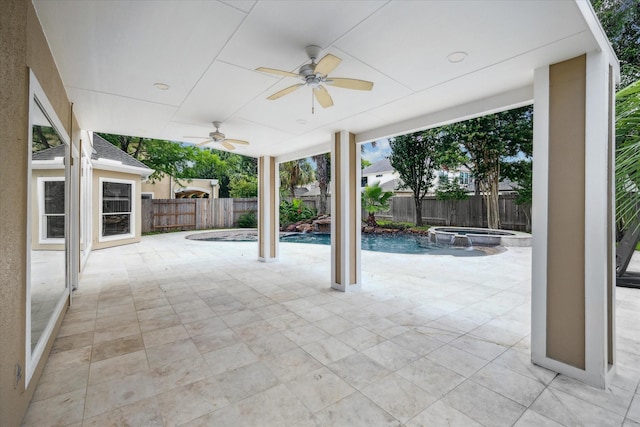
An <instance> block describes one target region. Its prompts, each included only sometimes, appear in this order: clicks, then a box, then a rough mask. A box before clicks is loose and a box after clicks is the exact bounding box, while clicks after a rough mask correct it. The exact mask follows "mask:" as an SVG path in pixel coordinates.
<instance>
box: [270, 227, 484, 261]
mask: <svg viewBox="0 0 640 427" xmlns="http://www.w3.org/2000/svg"><path fill="white" fill-rule="evenodd" d="M280 242H291V243H311V244H317V245H330V244H331V235H330V234H326V233H292V234H288V235H284V236H280ZM362 250H365V251H374V252H388V253H394V254H431V255H453V256H460V257H475V256H484V255H488V253H487V252H486V251H485V250H480V249H475V248H473V247H470V248H461V247H452V246H442V245H436V244H435V243H432V242H430V241H429V239H428V238H427V237H426V236H421V235H417V234H362Z"/></svg>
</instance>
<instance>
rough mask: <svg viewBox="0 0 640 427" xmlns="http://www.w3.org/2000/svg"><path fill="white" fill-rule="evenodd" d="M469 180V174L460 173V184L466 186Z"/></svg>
mask: <svg viewBox="0 0 640 427" xmlns="http://www.w3.org/2000/svg"><path fill="white" fill-rule="evenodd" d="M470 180H471V174H470V173H469V172H460V184H462V185H468V184H469V182H470Z"/></svg>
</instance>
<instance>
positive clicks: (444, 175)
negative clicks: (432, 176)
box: [438, 171, 449, 184]
mask: <svg viewBox="0 0 640 427" xmlns="http://www.w3.org/2000/svg"><path fill="white" fill-rule="evenodd" d="M438 182H439V183H440V184H447V183H448V182H449V173H448V172H447V171H440V172H439V173H438Z"/></svg>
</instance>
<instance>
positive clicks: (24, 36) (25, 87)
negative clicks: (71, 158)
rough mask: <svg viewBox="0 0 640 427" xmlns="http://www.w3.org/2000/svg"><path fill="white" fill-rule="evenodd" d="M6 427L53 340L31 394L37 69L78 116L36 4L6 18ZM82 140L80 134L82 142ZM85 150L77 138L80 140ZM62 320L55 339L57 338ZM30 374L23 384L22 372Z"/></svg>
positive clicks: (1, 91)
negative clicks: (31, 189) (29, 254)
mask: <svg viewBox="0 0 640 427" xmlns="http://www.w3.org/2000/svg"><path fill="white" fill-rule="evenodd" d="M0 64H1V65H0V70H2V72H0V103H1V105H2V106H3V108H2V114H0V129H2V132H0V147H2V155H0V182H2V183H11V185H0V213H1V215H2V218H3V221H2V223H1V225H0V229H1V230H2V232H1V233H0V241H1V242H2V243H1V246H0V425H1V426H17V425H20V422H21V420H22V418H23V416H24V413H25V411H26V408H27V406H28V404H29V401H30V400H31V397H32V396H33V392H34V390H35V386H36V384H37V383H38V379H39V377H40V374H41V372H42V368H43V366H44V362H45V361H46V359H47V357H48V354H49V351H50V349H51V345H52V343H53V339H51V340H50V341H49V343H48V345H47V346H46V348H45V351H44V354H43V357H42V358H41V360H40V364H39V366H38V367H37V368H36V369H35V372H34V374H33V377H32V379H31V382H30V383H29V386H28V387H27V388H26V389H25V376H24V366H25V340H26V337H25V334H26V329H25V326H26V308H25V300H26V274H27V263H26V250H27V238H26V236H27V232H26V231H27V226H28V218H27V205H28V200H27V193H28V191H27V187H28V185H29V177H28V176H27V162H28V161H29V158H28V151H29V150H28V144H29V141H28V127H29V120H28V114H29V113H28V111H29V110H28V108H29V99H28V93H29V67H30V68H31V69H32V70H33V72H34V74H35V75H36V77H37V78H38V80H39V82H40V84H41V86H42V87H43V89H44V91H45V92H46V94H47V97H48V98H49V101H50V102H51V104H52V105H53V107H54V109H55V111H56V113H57V115H58V117H59V118H60V120H61V122H62V123H63V125H64V126H65V128H66V130H67V132H68V133H70V134H71V132H70V129H69V128H70V122H71V120H70V117H71V111H70V108H69V101H68V98H67V96H66V93H65V90H64V86H63V84H62V81H61V79H60V76H59V74H58V71H57V69H56V65H55V62H54V61H53V58H52V56H51V53H50V51H49V47H48V45H47V42H46V39H45V37H44V34H43V32H42V28H41V27H40V23H39V21H38V18H37V16H36V13H35V10H34V8H33V5H32V3H31V2H30V1H28V0H3V1H2V13H0ZM76 135H77V133H76V132H73V136H74V137H76ZM74 143H77V139H75V140H74ZM61 318H62V316H61V317H60V318H59V319H58V322H57V326H56V328H55V330H54V333H53V336H54V337H55V335H56V334H57V330H58V326H59V324H60V321H61ZM17 365H20V366H21V369H22V370H23V372H22V373H23V375H22V377H21V378H20V379H19V380H16V366H17Z"/></svg>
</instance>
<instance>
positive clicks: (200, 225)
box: [142, 194, 530, 233]
mask: <svg viewBox="0 0 640 427" xmlns="http://www.w3.org/2000/svg"><path fill="white" fill-rule="evenodd" d="M283 199H285V200H289V201H291V198H290V197H285V198H283ZM301 199H302V200H303V201H304V203H305V204H306V205H307V206H308V207H310V208H312V209H316V210H317V206H320V196H311V197H309V196H303V197H301ZM515 200H516V195H515V194H503V195H500V199H499V205H500V221H501V223H502V228H504V229H507V230H517V231H527V230H528V229H529V228H530V219H529V218H530V213H529V211H528V210H527V211H525V209H528V208H525V207H523V206H518V205H516V203H515ZM327 206H331V197H330V196H329V197H327ZM451 206H452V202H448V201H443V200H436V198H435V197H434V196H428V197H426V198H425V199H424V200H423V202H422V219H423V221H424V223H425V224H428V225H454V226H460V227H486V226H487V215H486V207H485V204H484V201H483V200H482V197H481V196H471V197H470V198H468V199H466V200H461V201H459V202H457V205H456V209H455V213H454V214H452V212H451ZM257 211H258V199H257V198H246V199H143V200H142V232H143V233H148V232H152V231H170V230H204V229H210V228H229V227H235V226H236V225H237V223H238V219H239V218H240V216H241V215H242V214H244V213H247V212H257ZM414 213H415V205H414V202H413V197H405V196H396V197H393V198H392V199H391V208H390V209H389V210H388V211H386V212H380V213H377V214H376V218H378V219H385V220H391V221H394V222H414V220H415V215H414ZM363 218H366V215H365V214H364V213H363Z"/></svg>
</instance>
